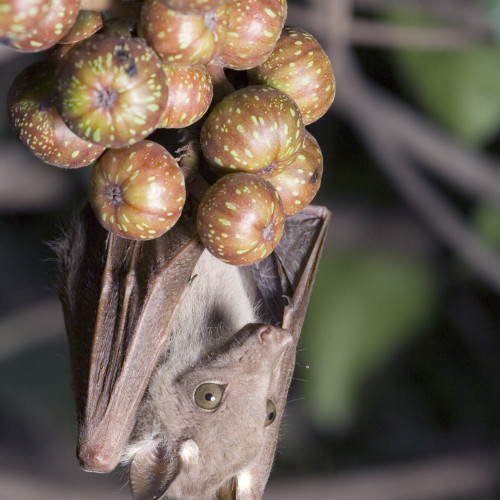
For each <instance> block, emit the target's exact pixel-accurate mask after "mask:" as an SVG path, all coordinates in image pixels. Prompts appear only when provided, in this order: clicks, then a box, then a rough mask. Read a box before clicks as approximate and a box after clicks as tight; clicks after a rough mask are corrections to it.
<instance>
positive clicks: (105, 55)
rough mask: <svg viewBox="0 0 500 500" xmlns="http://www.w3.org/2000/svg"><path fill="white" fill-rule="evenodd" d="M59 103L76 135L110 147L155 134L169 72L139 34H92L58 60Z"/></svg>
mask: <svg viewBox="0 0 500 500" xmlns="http://www.w3.org/2000/svg"><path fill="white" fill-rule="evenodd" d="M57 87H58V106H59V111H60V113H61V116H62V117H63V119H64V121H65V122H66V123H67V124H68V126H69V127H70V128H71V130H73V131H74V132H75V134H77V135H79V136H80V137H83V138H85V139H87V140H89V141H92V142H94V143H96V144H101V145H103V146H106V147H114V148H116V147H122V146H125V145H128V144H134V143H136V142H138V141H140V140H141V139H143V138H145V137H146V136H148V135H149V134H151V133H152V132H153V131H154V130H155V129H156V127H157V126H158V124H159V123H160V120H161V117H162V115H163V111H164V109H165V106H166V104H167V86H166V75H165V72H164V71H163V68H162V65H161V61H160V59H159V57H158V56H157V55H156V54H155V52H154V51H153V50H152V49H151V48H150V47H148V46H147V44H146V42H145V41H144V40H142V39H140V38H131V37H121V36H118V35H99V34H98V35H93V36H91V37H90V38H87V39H86V40H84V41H83V42H80V43H78V44H77V45H76V46H75V47H74V48H73V49H71V51H70V52H69V53H68V54H67V55H66V57H65V58H64V59H63V60H62V61H61V64H60V65H59V71H58V74H57Z"/></svg>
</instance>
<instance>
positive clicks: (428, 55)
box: [389, 11, 500, 147]
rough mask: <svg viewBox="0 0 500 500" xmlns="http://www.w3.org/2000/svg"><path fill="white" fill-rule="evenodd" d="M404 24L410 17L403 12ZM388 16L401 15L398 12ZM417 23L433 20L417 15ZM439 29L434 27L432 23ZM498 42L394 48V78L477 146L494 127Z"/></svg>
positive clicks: (499, 81) (499, 89)
mask: <svg viewBox="0 0 500 500" xmlns="http://www.w3.org/2000/svg"><path fill="white" fill-rule="evenodd" d="M407 16H408V17H407V18H406V21H407V23H405V25H406V24H408V25H413V26H414V25H415V18H414V17H412V16H410V15H408V14H407ZM389 18H391V19H393V20H394V19H395V18H397V19H398V20H399V21H401V20H402V19H404V15H402V14H401V11H399V12H398V13H397V14H393V15H390V16H389ZM417 25H419V26H426V27H429V26H434V27H436V21H435V20H429V19H427V20H424V19H420V21H419V22H418V23H417ZM436 29H439V28H436ZM499 60H500V47H499V46H498V45H490V46H475V47H472V46H471V47H469V48H464V49H450V50H437V49H436V50H434V49H428V50H422V49H400V50H396V51H395V52H394V61H395V67H396V71H397V73H398V75H399V79H400V81H401V82H402V83H403V85H405V86H406V87H407V88H409V89H410V90H411V92H412V93H413V94H414V96H415V98H416V100H417V101H418V102H419V104H420V105H421V106H422V108H423V110H424V111H425V112H426V113H428V114H429V115H430V116H431V117H432V118H434V119H436V120H437V121H438V122H440V123H441V124H442V125H444V126H445V127H446V128H448V129H449V130H450V131H451V132H452V133H453V134H455V135H456V136H457V138H459V139H460V140H462V141H464V142H466V143H468V144H469V145H471V146H476V147H479V146H481V145H483V144H484V143H485V142H487V141H488V140H490V139H491V138H493V137H494V136H495V135H496V134H498V132H499V130H500V64H498V61H499Z"/></svg>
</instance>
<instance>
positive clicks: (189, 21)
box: [139, 0, 227, 65]
mask: <svg viewBox="0 0 500 500" xmlns="http://www.w3.org/2000/svg"><path fill="white" fill-rule="evenodd" d="M226 25H227V8H226V5H225V3H222V4H221V5H220V6H219V7H217V8H215V9H214V10H209V11H207V12H204V13H202V14H199V15H190V14H183V13H181V12H177V11H175V10H172V9H168V8H167V7H165V5H164V4H163V3H162V1H161V0H146V1H145V2H144V5H143V7H142V11H141V20H140V23H139V34H140V35H141V36H143V37H144V38H145V39H146V40H147V41H148V43H149V45H151V47H153V48H154V49H155V50H156V52H158V54H160V56H161V57H162V58H163V60H164V61H165V62H166V63H169V64H170V63H176V64H183V65H189V64H206V63H208V62H209V61H211V60H212V59H213V58H214V57H215V56H216V55H217V53H218V52H219V50H220V48H221V45H222V42H223V40H224V37H225V35H226Z"/></svg>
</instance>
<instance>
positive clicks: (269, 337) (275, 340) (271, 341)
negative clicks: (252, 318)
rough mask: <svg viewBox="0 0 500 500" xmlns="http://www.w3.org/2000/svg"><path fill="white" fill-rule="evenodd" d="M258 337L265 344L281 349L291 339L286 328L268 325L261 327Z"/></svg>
mask: <svg viewBox="0 0 500 500" xmlns="http://www.w3.org/2000/svg"><path fill="white" fill-rule="evenodd" d="M259 338H260V341H261V342H262V343H263V344H264V345H265V346H269V347H274V348H276V347H277V348H281V349H283V348H285V346H287V345H288V344H289V343H290V342H291V341H292V336H291V334H290V332H289V331H288V330H283V329H282V328H277V327H275V326H270V325H266V326H263V327H261V329H260V331H259Z"/></svg>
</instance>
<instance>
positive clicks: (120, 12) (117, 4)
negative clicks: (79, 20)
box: [80, 0, 142, 21]
mask: <svg viewBox="0 0 500 500" xmlns="http://www.w3.org/2000/svg"><path fill="white" fill-rule="evenodd" d="M141 8H142V2H134V1H127V0H80V10H93V11H95V12H106V13H108V14H110V15H111V16H112V17H121V18H122V19H131V20H135V21H137V19H139V17H140V14H141Z"/></svg>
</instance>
